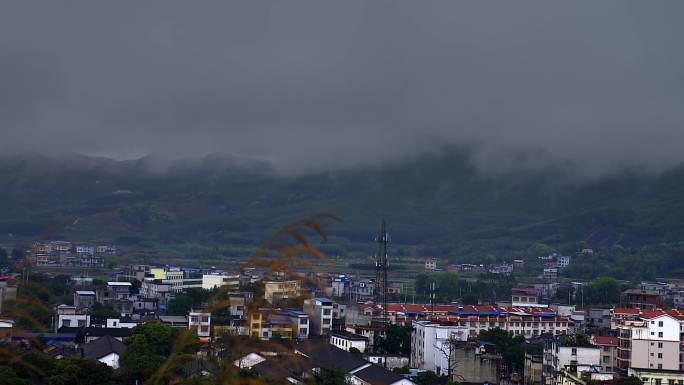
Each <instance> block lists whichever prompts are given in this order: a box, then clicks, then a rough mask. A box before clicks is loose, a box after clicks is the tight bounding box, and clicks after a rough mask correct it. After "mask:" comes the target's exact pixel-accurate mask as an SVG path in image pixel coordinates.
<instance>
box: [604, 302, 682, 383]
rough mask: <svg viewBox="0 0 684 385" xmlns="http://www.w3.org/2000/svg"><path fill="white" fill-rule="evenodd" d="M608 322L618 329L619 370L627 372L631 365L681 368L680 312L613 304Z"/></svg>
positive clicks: (638, 367)
mask: <svg viewBox="0 0 684 385" xmlns="http://www.w3.org/2000/svg"><path fill="white" fill-rule="evenodd" d="M611 323H612V325H613V328H614V329H616V330H617V331H618V356H617V362H618V370H619V371H620V372H621V373H623V374H624V373H627V372H628V370H629V369H630V368H635V369H644V370H651V369H656V370H658V369H662V370H682V368H683V367H684V365H683V362H682V357H681V356H680V354H679V352H680V350H681V349H682V347H681V346H682V343H681V334H682V331H683V330H684V313H683V312H681V311H679V310H674V309H671V310H666V311H665V310H661V309H655V310H642V309H637V308H614V309H613V319H612V321H611ZM673 368H675V369H673Z"/></svg>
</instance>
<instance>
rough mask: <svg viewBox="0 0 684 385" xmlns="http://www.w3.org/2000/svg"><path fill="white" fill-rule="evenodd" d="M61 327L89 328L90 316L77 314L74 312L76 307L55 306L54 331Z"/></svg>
mask: <svg viewBox="0 0 684 385" xmlns="http://www.w3.org/2000/svg"><path fill="white" fill-rule="evenodd" d="M62 326H65V327H88V326H90V315H88V314H79V313H78V312H77V311H76V306H70V305H64V304H62V305H59V306H57V322H56V323H55V331H57V330H59V328H61V327H62Z"/></svg>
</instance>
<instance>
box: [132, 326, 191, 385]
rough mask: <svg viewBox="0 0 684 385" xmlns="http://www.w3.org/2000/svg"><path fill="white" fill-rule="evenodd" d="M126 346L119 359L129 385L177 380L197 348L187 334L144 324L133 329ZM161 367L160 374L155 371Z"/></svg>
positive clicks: (185, 331)
mask: <svg viewBox="0 0 684 385" xmlns="http://www.w3.org/2000/svg"><path fill="white" fill-rule="evenodd" d="M131 332H132V334H133V335H132V336H131V337H130V338H129V339H128V341H127V342H128V345H127V346H126V349H124V351H123V353H122V354H121V358H120V359H119V362H120V365H121V371H122V373H123V375H124V378H125V379H126V380H127V381H128V382H129V383H130V382H135V380H138V381H139V382H143V381H147V380H150V379H152V378H153V377H154V378H153V381H151V382H152V383H168V382H169V378H171V377H173V376H179V373H180V369H181V367H182V365H183V364H184V363H185V362H187V361H188V360H189V359H190V356H189V355H190V353H193V352H194V351H195V350H196V347H197V346H198V344H199V340H198V338H197V335H195V334H194V333H190V332H189V331H188V330H183V331H180V330H179V329H175V328H172V327H170V326H166V325H164V324H162V323H160V322H146V323H143V324H140V325H138V326H136V327H134V328H133V330H132V331H131ZM162 365H164V371H163V373H158V370H159V369H160V368H161V367H162Z"/></svg>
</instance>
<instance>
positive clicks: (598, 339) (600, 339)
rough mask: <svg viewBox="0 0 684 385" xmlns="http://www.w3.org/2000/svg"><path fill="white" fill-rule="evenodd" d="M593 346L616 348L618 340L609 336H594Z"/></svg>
mask: <svg viewBox="0 0 684 385" xmlns="http://www.w3.org/2000/svg"><path fill="white" fill-rule="evenodd" d="M594 344H595V345H612V346H617V344H618V339H617V337H610V336H594Z"/></svg>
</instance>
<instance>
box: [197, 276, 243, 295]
mask: <svg viewBox="0 0 684 385" xmlns="http://www.w3.org/2000/svg"><path fill="white" fill-rule="evenodd" d="M223 286H227V287H226V289H227V290H228V291H233V290H240V274H227V273H224V272H216V273H211V274H203V275H202V289H205V290H211V289H213V288H216V287H223Z"/></svg>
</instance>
